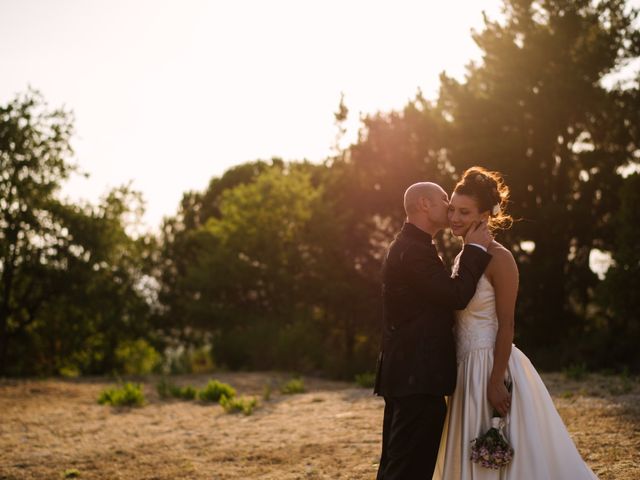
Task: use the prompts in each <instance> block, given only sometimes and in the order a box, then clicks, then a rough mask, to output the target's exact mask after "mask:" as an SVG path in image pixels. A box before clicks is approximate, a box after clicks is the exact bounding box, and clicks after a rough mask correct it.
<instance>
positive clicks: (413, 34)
mask: <svg viewBox="0 0 640 480" xmlns="http://www.w3.org/2000/svg"><path fill="white" fill-rule="evenodd" d="M500 5H501V2H500V1H499V0H466V1H450V2H436V1H425V0H419V1H408V0H394V1H377V0H368V1H360V0H341V1H338V0H322V1H311V0H290V1H286V0H233V1H232V0H228V1H215V0H208V1H205V0H180V1H178V0H135V1H133V0H110V1H108V2H106V1H98V0H0V59H1V61H2V63H1V65H2V74H1V75H0V104H6V103H7V102H8V101H10V100H11V99H12V98H14V97H15V95H16V94H18V93H20V92H25V91H26V90H27V89H28V88H29V87H32V88H34V89H36V90H38V91H40V92H41V93H42V94H43V96H44V98H45V99H46V101H47V102H48V104H49V106H50V107H51V108H57V107H61V106H64V107H65V108H66V109H68V110H71V111H73V114H74V118H75V131H76V133H75V135H74V139H73V146H74V149H75V156H74V158H73V159H72V160H73V161H74V162H75V163H76V164H77V165H78V166H79V167H80V169H81V171H83V172H86V173H87V174H89V178H84V177H83V176H80V175H76V176H74V177H73V178H72V179H71V180H70V181H69V182H67V183H66V184H65V185H64V187H63V190H62V192H61V195H62V196H63V197H65V198H67V199H69V200H70V201H77V200H80V199H83V200H87V201H91V202H97V201H99V199H100V197H101V196H102V195H104V194H105V193H106V192H107V191H108V190H109V189H110V188H113V187H117V186H120V185H123V184H127V183H128V182H131V185H132V186H133V188H134V189H136V190H139V191H141V192H142V193H143V196H144V199H145V201H146V208H147V212H146V214H145V216H144V224H145V225H146V227H147V228H148V229H150V230H155V229H156V228H157V227H158V226H159V225H160V223H161V220H162V218H163V216H165V215H173V214H175V212H176V210H177V207H178V204H179V202H180V199H181V198H182V195H183V193H184V192H186V191H189V190H203V189H204V188H206V186H207V185H208V183H209V180H210V179H211V178H212V177H214V176H220V175H221V174H222V173H223V172H224V171H225V170H226V169H228V168H229V167H231V166H233V165H237V164H240V163H243V162H246V161H253V160H257V159H265V160H266V159H270V158H272V157H280V158H284V159H285V160H302V159H308V160H311V161H321V160H322V159H324V158H326V157H327V156H328V155H329V154H330V153H331V148H332V146H333V145H334V142H335V136H336V133H337V130H336V126H335V125H334V116H333V113H334V112H335V111H336V110H337V107H338V103H339V101H340V95H341V94H344V97H345V103H346V105H347V107H348V108H349V110H350V117H349V121H348V123H347V126H348V133H347V136H346V138H345V142H347V143H348V142H349V141H350V140H354V139H355V138H356V135H357V129H358V125H359V118H360V116H361V115H364V114H367V113H374V112H376V111H389V110H392V109H399V108H402V107H403V106H404V105H405V104H406V103H407V101H408V100H410V99H411V98H413V97H414V96H415V94H416V92H417V91H418V89H421V90H422V92H423V93H424V95H425V96H426V97H427V98H435V97H436V94H437V90H438V86H439V79H438V77H439V74H440V73H441V72H442V71H446V72H447V73H448V74H449V75H452V76H454V77H456V78H459V79H462V78H463V77H464V72H465V65H466V64H467V63H468V62H469V61H470V60H472V59H473V60H478V59H480V51H479V49H478V48H477V46H476V45H475V44H474V43H473V40H472V38H471V29H472V28H475V29H481V27H482V24H483V20H482V12H483V11H485V12H486V13H487V14H488V15H489V16H490V17H492V18H495V17H496V16H498V15H499V13H500Z"/></svg>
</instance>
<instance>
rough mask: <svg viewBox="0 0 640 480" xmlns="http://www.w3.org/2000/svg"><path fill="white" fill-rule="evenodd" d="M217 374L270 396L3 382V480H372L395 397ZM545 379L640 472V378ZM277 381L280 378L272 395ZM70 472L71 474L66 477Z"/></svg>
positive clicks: (588, 442)
mask: <svg viewBox="0 0 640 480" xmlns="http://www.w3.org/2000/svg"><path fill="white" fill-rule="evenodd" d="M209 378H217V379H220V380H221V381H224V382H228V383H230V384H232V385H233V386H234V387H235V388H236V389H237V390H238V393H239V394H240V395H254V396H257V397H258V398H259V399H260V403H259V406H258V408H257V409H256V410H255V411H254V413H253V415H251V416H244V415H242V414H235V415H234V414H227V413H225V412H224V411H223V409H222V408H221V407H220V406H218V405H215V404H203V403H200V402H197V401H180V400H173V399H172V400H162V399H160V398H159V396H158V394H157V393H156V391H155V385H156V383H157V381H158V380H159V379H158V378H154V377H148V378H145V379H142V382H143V384H144V392H145V395H146V398H147V404H146V405H145V406H144V407H142V408H114V407H108V406H101V405H98V404H97V402H96V399H97V398H98V395H99V394H100V392H101V391H102V390H103V389H104V388H105V387H107V386H110V385H112V382H110V381H109V380H107V379H104V378H101V379H82V380H26V381H13V380H0V479H2V480H14V479H16V480H17V479H48V480H49V479H60V478H65V476H66V478H81V479H149V480H151V479H156V480H165V479H166V480H169V479H172V480H173V479H208V480H213V479H227V478H229V479H250V478H264V479H278V480H284V479H321V478H322V479H325V478H326V479H332V480H334V479H372V478H374V477H375V471H376V467H377V460H378V454H379V448H380V427H381V420H382V410H383V401H382V400H381V399H379V398H376V397H373V396H372V395H371V393H370V391H369V390H366V389H361V388H358V387H356V386H355V385H352V384H348V383H340V382H331V381H325V380H320V379H314V378H305V379H304V381H305V386H306V390H307V391H306V392H305V393H302V394H297V395H283V394H281V393H279V391H278V389H277V385H278V384H282V383H283V382H285V381H286V380H287V379H288V378H289V377H287V376H286V375H284V374H278V373H219V374H212V375H182V376H177V377H173V378H172V379H171V380H172V381H173V382H175V383H177V384H180V385H188V384H191V385H194V386H197V387H202V386H204V385H205V384H206V382H207V380H208V379H209ZM543 378H544V380H545V382H546V384H547V386H548V387H549V390H550V391H551V393H552V395H553V397H554V401H555V403H556V406H557V408H558V410H559V412H560V414H561V415H562V418H563V419H564V420H565V422H566V424H567V427H568V429H569V431H570V432H571V435H572V437H573V439H574V440H575V442H576V444H577V446H578V449H579V450H580V452H581V453H582V455H583V456H584V458H585V460H586V461H587V463H588V464H589V465H590V466H591V467H592V468H593V469H594V471H595V472H596V473H597V474H598V476H599V477H600V478H601V479H616V480H632V479H638V478H640V381H639V380H638V379H630V378H623V377H615V376H601V375H590V376H589V377H588V378H587V379H585V380H582V381H574V380H567V379H566V378H565V377H564V376H563V375H562V374H545V375H543ZM266 384H271V385H275V387H274V388H273V391H272V392H273V393H272V394H271V396H270V398H269V399H268V400H264V399H263V398H262V395H263V392H264V387H265V385H266ZM65 473H66V475H65Z"/></svg>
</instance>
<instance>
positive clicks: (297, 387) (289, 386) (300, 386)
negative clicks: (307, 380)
mask: <svg viewBox="0 0 640 480" xmlns="http://www.w3.org/2000/svg"><path fill="white" fill-rule="evenodd" d="M280 391H281V392H282V393H284V394H285V395H293V394H296V393H304V391H305V389H304V381H303V380H302V379H301V378H293V379H291V380H289V381H288V382H287V383H285V384H284V385H283V386H282V388H280Z"/></svg>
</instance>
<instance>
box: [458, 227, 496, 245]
mask: <svg viewBox="0 0 640 480" xmlns="http://www.w3.org/2000/svg"><path fill="white" fill-rule="evenodd" d="M492 241H493V237H492V236H491V232H489V227H488V226H487V222H485V221H482V222H473V223H472V224H471V226H470V227H469V230H467V234H466V235H465V236H464V243H465V244H467V243H477V244H478V245H482V246H483V247H484V248H489V245H491V242H492Z"/></svg>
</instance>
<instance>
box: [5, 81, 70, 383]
mask: <svg viewBox="0 0 640 480" xmlns="http://www.w3.org/2000/svg"><path fill="white" fill-rule="evenodd" d="M72 132H73V122H72V119H71V115H70V114H69V113H67V112H65V111H63V110H53V111H51V110H49V109H48V108H47V106H46V104H45V103H44V101H43V99H42V97H41V96H40V95H39V94H38V93H37V92H35V91H29V92H27V93H26V94H24V95H19V96H17V97H16V98H15V99H13V100H12V101H11V102H9V104H8V105H6V106H0V172H1V173H0V292H1V296H0V374H1V373H3V372H4V371H5V368H6V359H7V352H8V348H9V343H10V341H11V339H12V338H13V337H15V336H16V335H18V334H20V333H21V332H23V331H24V329H25V328H26V327H27V326H28V325H29V324H31V323H33V322H34V320H35V318H36V317H37V315H38V313H39V310H40V309H41V308H42V306H43V302H44V300H45V299H46V298H47V297H49V296H50V295H52V294H53V291H54V289H55V285H54V284H53V283H52V282H51V281H43V271H44V270H60V269H63V268H64V262H63V258H62V251H61V249H60V245H61V244H62V243H63V242H64V237H65V235H66V232H65V230H64V226H63V225H62V224H61V223H60V219H59V217H58V215H57V214H58V212H59V211H60V209H61V204H60V202H59V201H58V200H57V199H56V198H55V193H56V192H57V190H58V189H59V187H60V184H61V182H62V181H63V180H65V179H66V178H67V177H68V176H69V174H70V172H71V171H72V170H73V166H72V165H71V164H70V163H69V162H68V160H67V158H68V157H69V156H70V155H71V153H72V149H71V146H70V144H69V140H70V137H71V135H72ZM45 277H46V276H45Z"/></svg>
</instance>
